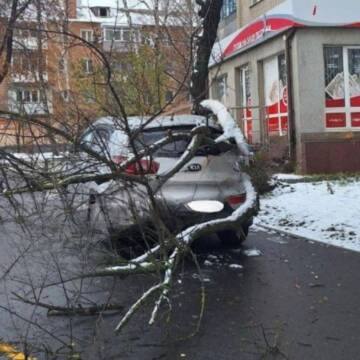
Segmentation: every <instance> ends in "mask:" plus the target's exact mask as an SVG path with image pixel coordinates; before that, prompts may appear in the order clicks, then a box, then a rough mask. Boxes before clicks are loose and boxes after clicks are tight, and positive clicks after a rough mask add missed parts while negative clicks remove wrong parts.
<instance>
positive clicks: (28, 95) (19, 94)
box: [16, 89, 41, 104]
mask: <svg viewBox="0 0 360 360" xmlns="http://www.w3.org/2000/svg"><path fill="white" fill-rule="evenodd" d="M40 99H41V93H40V90H31V89H17V90H16V102H17V103H19V104H39V103H40V102H41V101H40Z"/></svg>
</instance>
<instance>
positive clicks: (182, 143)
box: [136, 130, 189, 157]
mask: <svg viewBox="0 0 360 360" xmlns="http://www.w3.org/2000/svg"><path fill="white" fill-rule="evenodd" d="M176 132H179V131H174V132H173V133H174V134H176ZM166 135H167V132H166V130H157V131H155V130H154V131H145V132H143V133H142V134H141V135H140V136H139V137H138V139H137V141H136V147H137V148H138V149H139V150H140V149H143V148H146V147H148V146H150V145H152V144H154V143H156V142H157V141H159V140H161V139H163V138H165V137H166ZM188 144H189V141H187V140H177V141H174V142H172V143H170V144H167V145H165V146H163V147H162V148H161V149H159V150H158V151H156V152H155V153H154V155H155V156H159V157H161V156H162V157H179V156H181V155H182V154H183V153H184V151H185V150H186V148H187V146H188Z"/></svg>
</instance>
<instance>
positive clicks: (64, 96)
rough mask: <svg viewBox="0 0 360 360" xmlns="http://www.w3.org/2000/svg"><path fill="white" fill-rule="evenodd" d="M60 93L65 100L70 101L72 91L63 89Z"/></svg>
mask: <svg viewBox="0 0 360 360" xmlns="http://www.w3.org/2000/svg"><path fill="white" fill-rule="evenodd" d="M60 94H61V97H62V98H63V100H64V101H65V102H68V101H69V100H70V92H69V90H63V91H61V93H60Z"/></svg>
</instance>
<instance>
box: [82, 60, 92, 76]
mask: <svg viewBox="0 0 360 360" xmlns="http://www.w3.org/2000/svg"><path fill="white" fill-rule="evenodd" d="M82 67H83V72H84V73H85V74H92V73H93V71H94V67H93V61H92V60H91V59H83V61H82Z"/></svg>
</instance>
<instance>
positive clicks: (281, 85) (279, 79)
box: [264, 54, 288, 136]
mask: <svg viewBox="0 0 360 360" xmlns="http://www.w3.org/2000/svg"><path fill="white" fill-rule="evenodd" d="M264 92H265V112H266V119H267V128H268V134H269V135H277V136H285V135H286V134H287V130H288V95H287V94H288V92H287V76H286V59H285V55H284V54H281V55H278V56H273V57H271V58H269V59H266V60H265V61H264Z"/></svg>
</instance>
